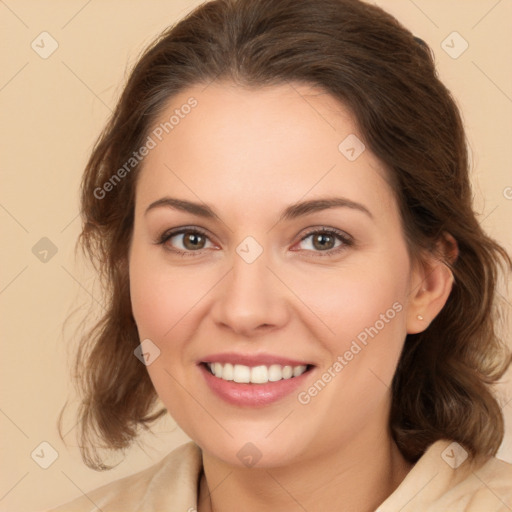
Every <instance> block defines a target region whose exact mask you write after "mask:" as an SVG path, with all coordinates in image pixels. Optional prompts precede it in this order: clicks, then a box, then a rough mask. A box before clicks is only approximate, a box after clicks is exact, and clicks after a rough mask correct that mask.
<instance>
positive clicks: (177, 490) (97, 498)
mask: <svg viewBox="0 0 512 512" xmlns="http://www.w3.org/2000/svg"><path fill="white" fill-rule="evenodd" d="M201 469H202V459H201V450H200V448H199V447H198V446H197V445H196V444H195V443H194V442H188V443H186V444H183V445H181V446H179V447H178V448H176V449H175V450H173V451H172V452H171V453H169V454H168V455H167V456H166V457H164V458H163V459H162V460H161V461H160V462H158V463H156V464H154V465H153V466H150V467H149V468H147V469H144V470H143V471H139V472H138V473H135V474H133V475H130V476H127V477H125V478H121V479H119V480H115V481H114V482H111V483H109V484H106V485H104V486H102V487H99V488H97V489H94V490H92V491H90V492H86V493H84V494H83V496H80V497H79V498H77V499H75V500H73V501H71V502H69V503H66V504H64V505H61V506H59V507H57V508H54V509H52V510H51V511H48V512H89V511H90V512H93V511H97V510H101V511H102V512H130V511H133V512H135V511H137V512H149V511H156V510H184V511H186V510H189V509H191V508H195V506H196V504H197V485H198V480H199V474H200V472H201Z"/></svg>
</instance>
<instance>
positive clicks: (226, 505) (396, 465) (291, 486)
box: [198, 435, 412, 512]
mask: <svg viewBox="0 0 512 512" xmlns="http://www.w3.org/2000/svg"><path fill="white" fill-rule="evenodd" d="M411 467H412V465H411V464H409V463H408V462H407V461H406V460H405V459H404V458H403V457H402V455H401V454H400V452H399V450H398V448H397V446H396V444H395V443H394V442H393V440H392V439H391V437H390V436H389V435H388V436H386V437H385V438H384V439H383V438H382V436H381V437H380V438H379V437H376V438H375V439H373V442H368V437H367V436H364V437H363V436H360V437H359V438H358V439H355V440H352V441H351V442H350V443H347V445H346V446H345V445H344V446H341V447H339V448H338V449H336V450H331V451H330V452H329V453H327V454H322V455H319V456H317V457H316V458H314V459H308V460H307V461H306V462H304V461H303V462H301V463H300V464H296V465H293V466H286V467H273V468H268V469H266V468H251V469H249V468H240V467H233V466H230V465H228V464H225V463H224V462H223V461H221V460H219V459H217V458H215V457H213V456H211V455H209V454H207V453H205V452H203V473H202V476H201V480H200V483H199V484H200V485H199V497H198V498H199V499H198V512H235V511H237V512H238V511H239V510H244V511H246V512H256V511H258V512H265V511H286V512H290V511H295V510H297V511H303V510H338V511H340V512H343V511H353V510H358V511H360V512H366V511H368V512H371V511H373V510H375V509H376V508H377V507H378V506H379V505H380V504H381V503H382V502H383V501H384V500H385V499H386V498H387V497H388V496H389V495H390V494H391V493H392V492H393V491H394V490H395V489H396V488H397V487H398V485H399V484H400V483H401V481H402V480H403V479H404V478H405V476H406V475H407V473H408V472H409V471H410V469H411Z"/></svg>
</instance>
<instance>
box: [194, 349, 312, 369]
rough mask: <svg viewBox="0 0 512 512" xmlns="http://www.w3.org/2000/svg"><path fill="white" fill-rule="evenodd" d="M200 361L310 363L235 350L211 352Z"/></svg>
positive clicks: (248, 364) (264, 363) (248, 363)
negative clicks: (238, 352)
mask: <svg viewBox="0 0 512 512" xmlns="http://www.w3.org/2000/svg"><path fill="white" fill-rule="evenodd" d="M200 362H201V363H223V364H226V363H231V364H233V365H234V364H242V365H244V366H250V367H253V366H270V365H272V364H279V365H281V366H302V365H304V366H308V365H312V364H311V363H308V362H305V361H299V360H297V359H291V358H289V357H282V356H276V355H272V354H237V353H235V352H223V353H220V354H211V355H208V356H206V357H204V358H203V359H201V361H200Z"/></svg>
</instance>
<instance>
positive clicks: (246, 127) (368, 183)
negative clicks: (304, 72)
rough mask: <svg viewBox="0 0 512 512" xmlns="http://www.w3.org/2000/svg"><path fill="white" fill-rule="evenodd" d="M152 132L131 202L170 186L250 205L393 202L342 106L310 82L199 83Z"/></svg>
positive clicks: (177, 99)
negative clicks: (337, 197)
mask: <svg viewBox="0 0 512 512" xmlns="http://www.w3.org/2000/svg"><path fill="white" fill-rule="evenodd" d="M190 105H194V107H193V108H190V107H189V106H190ZM150 136H151V137H152V138H153V139H154V141H155V147H154V148H153V149H152V150H151V151H150V152H149V154H148V155H147V156H146V157H145V159H144V161H143V166H142V171H141V175H140V176H139V180H138V186H137V198H138V199H137V201H138V203H146V204H147V203H149V202H151V201H154V200H155V199H158V197H157V196H158V195H160V196H162V195H164V194H165V193H167V194H171V195H174V196H176V195H180V196H181V197H186V198H192V197H193V196H195V197H194V200H197V199H198V198H199V199H201V200H203V201H206V202H213V203H217V202H218V203H223V204H230V205H233V206H236V204H237V203H238V206H240V207H243V209H244V210H245V211H247V210H248V209H250V208H251V207H252V206H254V207H255V208H261V207H262V206H265V207H270V206H271V205H274V204H275V205H276V206H278V205H280V206H282V205H283V204H285V203H287V202H289V203H291V202H296V201H297V200H299V199H301V198H304V197H305V198H309V197H315V196H320V195H325V193H327V192H328V193H330V194H331V195H332V194H334V193H340V194H343V195H344V196H348V197H349V198H350V199H352V200H363V199H365V198H366V200H367V201H370V202H372V203H375V202H380V203H381V205H382V206H383V207H384V208H385V207H388V208H389V207H390V206H393V205H392V204H391V203H392V202H393V197H392V196H393V194H392V191H391V189H390V187H389V185H388V184H387V172H386V171H385V169H384V168H383V165H382V164H381V163H380V162H379V161H378V160H377V159H376V157H375V156H374V155H373V154H372V153H371V152H370V151H369V150H367V149H364V146H363V143H362V141H361V139H362V137H361V135H360V134H359V132H358V128H357V125H356V122H355V120H354V119H353V117H352V116H351V114H350V112H349V111H348V109H346V108H345V107H344V106H343V105H342V104H341V103H340V102H338V101H337V100H336V99H335V98H333V97H332V96H331V95H329V94H327V93H325V92H324V91H322V90H321V89H318V88H315V87H312V86H310V85H305V84H284V85H276V86H271V87H265V88H245V87H241V86H237V85H234V84H232V83H229V82H225V83H214V84H210V85H208V86H205V85H196V86H194V87H191V88H189V89H187V90H185V91H183V92H181V93H180V94H178V95H176V96H174V97H173V98H171V99H170V100H169V101H168V104H167V106H166V108H165V110H164V112H163V113H162V114H161V116H160V117H159V118H158V119H157V121H156V122H155V123H154V125H153V126H152V127H151V130H150Z"/></svg>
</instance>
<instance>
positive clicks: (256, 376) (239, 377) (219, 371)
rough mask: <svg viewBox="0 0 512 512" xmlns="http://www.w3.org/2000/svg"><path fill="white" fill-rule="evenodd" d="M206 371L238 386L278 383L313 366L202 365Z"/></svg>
mask: <svg viewBox="0 0 512 512" xmlns="http://www.w3.org/2000/svg"><path fill="white" fill-rule="evenodd" d="M202 364H203V365H204V366H205V367H206V368H207V369H208V371H209V372H210V373H211V374H212V375H214V376H215V377H217V378H219V379H222V380H225V381H232V382H236V383H239V384H267V383H269V382H278V381H280V380H288V379H293V378H295V377H300V376H301V375H302V374H304V373H306V372H307V371H310V370H311V368H313V365H310V364H308V365H298V366H290V365H286V366H284V365H280V364H272V365H269V366H267V365H260V366H246V365H243V364H231V363H218V362H215V363H207V362H205V363H202Z"/></svg>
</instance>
